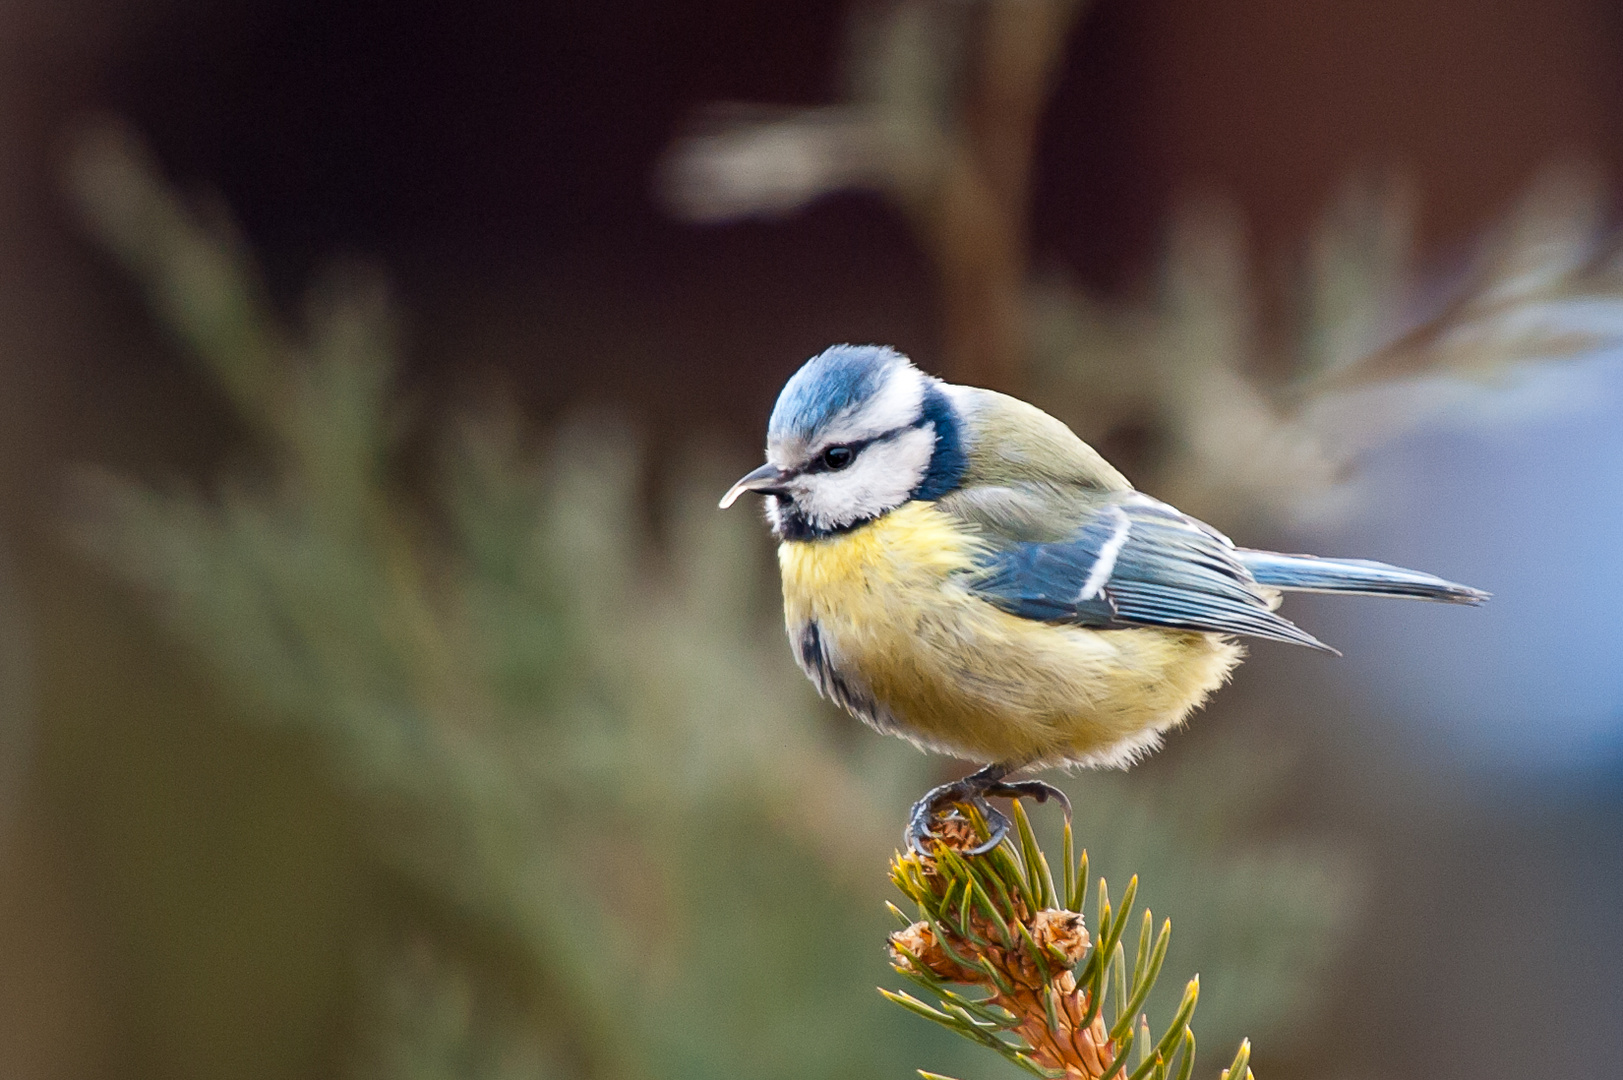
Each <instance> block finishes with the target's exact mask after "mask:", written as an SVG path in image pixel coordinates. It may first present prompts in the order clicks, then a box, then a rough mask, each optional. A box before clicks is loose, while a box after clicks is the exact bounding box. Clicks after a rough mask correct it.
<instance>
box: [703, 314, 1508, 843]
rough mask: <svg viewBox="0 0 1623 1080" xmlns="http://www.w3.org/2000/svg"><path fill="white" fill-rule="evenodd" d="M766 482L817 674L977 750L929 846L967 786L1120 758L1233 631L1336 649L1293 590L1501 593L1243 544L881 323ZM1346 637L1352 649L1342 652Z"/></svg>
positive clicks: (812, 385)
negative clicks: (1306, 619)
mask: <svg viewBox="0 0 1623 1080" xmlns="http://www.w3.org/2000/svg"><path fill="white" fill-rule="evenodd" d="M746 493H754V494H756V495H759V496H762V497H763V500H764V504H765V513H766V518H767V521H768V522H769V523H770V525H771V528H772V532H773V534H774V535H775V537H776V539H777V541H778V566H779V571H780V574H781V577H782V586H783V606H784V624H785V628H786V630H787V632H788V635H789V640H790V643H791V645H792V647H793V651H794V654H795V658H796V660H797V661H798V662H799V665H800V667H801V668H802V670H804V672H805V673H806V675H807V677H808V678H810V680H811V681H812V683H813V684H815V686H816V687H817V690H818V692H819V693H821V694H822V695H823V696H824V697H826V698H828V699H830V700H831V701H833V702H834V703H835V704H836V705H838V706H840V707H841V708H843V709H844V710H845V711H846V712H848V713H850V714H852V715H853V716H855V717H856V718H858V719H859V720H862V721H863V722H864V723H866V724H868V725H869V726H870V727H872V728H874V729H875V730H877V731H879V732H882V733H886V734H892V735H898V736H900V737H902V738H904V739H907V740H909V741H911V742H913V743H914V744H915V745H917V746H919V747H920V748H921V749H924V750H928V751H935V752H939V753H944V754H948V755H951V756H954V757H957V758H960V759H965V760H967V761H970V762H974V763H977V764H979V765H980V766H981V767H980V768H979V769H977V770H976V771H974V772H973V773H971V774H970V775H968V776H965V777H963V778H962V779H959V780H955V781H952V782H950V783H946V784H942V785H940V786H938V787H936V788H933V789H932V790H931V791H929V792H928V793H926V794H925V796H924V797H923V798H921V799H920V800H918V802H917V803H915V804H914V806H913V808H912V810H911V811H910V813H909V816H908V826H907V831H906V835H905V841H906V843H907V845H908V847H909V848H911V849H914V850H923V845H924V844H925V843H926V841H928V840H929V839H930V838H932V837H933V836H935V835H936V833H935V830H934V825H935V823H936V821H937V820H938V819H939V818H941V817H942V816H944V815H949V814H953V813H956V812H957V810H956V807H958V806H960V805H962V806H966V807H973V808H974V809H975V810H977V811H979V812H980V813H981V814H982V815H983V816H984V818H985V820H986V821H987V822H988V823H989V826H990V828H989V833H990V835H989V837H988V839H987V840H986V841H985V842H984V843H983V844H982V845H981V846H980V848H979V850H982V851H988V850H991V848H993V847H995V846H996V844H997V843H998V842H1000V841H1001V840H1002V838H1003V836H1004V835H1006V834H1007V832H1008V828H1009V822H1008V818H1007V817H1006V816H1005V815H1003V814H1002V813H1001V812H999V811H997V810H996V809H995V808H993V807H992V806H991V804H990V803H988V802H987V799H988V798H992V797H1003V798H1017V797H1021V796H1027V797H1031V798H1033V799H1034V800H1036V801H1039V802H1041V801H1046V800H1047V799H1050V798H1052V799H1055V800H1057V801H1059V802H1061V803H1062V804H1063V805H1064V806H1065V809H1066V813H1067V814H1069V812H1070V806H1069V802H1068V800H1066V799H1065V796H1064V794H1063V792H1061V791H1060V790H1059V789H1058V788H1056V787H1054V786H1053V785H1052V784H1049V783H1047V782H1045V781H1042V780H1040V779H1012V778H1013V777H1014V776H1015V775H1016V774H1018V773H1021V772H1025V771H1038V770H1043V769H1050V768H1057V767H1096V768H1098V767H1105V768H1108V767H1118V768H1125V767H1127V766H1128V765H1131V764H1132V763H1134V762H1135V761H1137V760H1138V759H1139V758H1141V757H1143V756H1144V755H1146V754H1148V753H1150V752H1151V751H1153V750H1154V749H1156V748H1157V747H1158V746H1159V745H1160V743H1161V740H1162V737H1163V735H1164V733H1165V732H1167V731H1168V730H1169V729H1171V728H1174V727H1176V726H1178V725H1180V724H1182V723H1183V722H1184V721H1185V719H1186V718H1187V717H1188V716H1189V714H1190V713H1191V712H1192V711H1194V710H1195V709H1196V708H1198V707H1199V706H1200V705H1201V704H1202V703H1203V702H1204V701H1205V700H1206V698H1207V696H1208V695H1209V694H1210V693H1211V692H1212V691H1213V690H1215V689H1217V688H1218V687H1219V686H1221V685H1222V684H1223V683H1224V682H1225V681H1226V680H1227V679H1228V677H1229V675H1230V673H1231V672H1232V671H1233V669H1234V667H1235V666H1236V665H1237V664H1238V663H1239V662H1240V661H1241V659H1242V658H1243V656H1244V651H1243V649H1242V647H1241V645H1240V644H1239V643H1238V642H1237V641H1236V639H1237V638H1258V639H1262V640H1267V641H1278V642H1284V643H1287V644H1291V645H1299V646H1305V647H1307V648H1310V649H1317V650H1323V651H1326V652H1332V653H1334V652H1335V650H1334V649H1331V648H1330V647H1329V646H1327V645H1325V644H1324V643H1323V642H1321V641H1319V640H1318V639H1317V638H1315V637H1314V636H1313V635H1312V634H1309V633H1308V632H1307V631H1305V630H1302V629H1301V628H1300V627H1298V626H1296V625H1295V624H1294V623H1292V622H1291V621H1289V620H1288V619H1286V618H1284V617H1283V616H1281V615H1280V614H1278V612H1277V610H1276V609H1277V608H1278V607H1279V603H1280V600H1281V598H1282V594H1283V593H1288V592H1320V593H1351V594H1362V595H1369V596H1393V597H1408V598H1413V599H1420V600H1433V601H1443V602H1447V603H1457V604H1480V603H1482V602H1483V601H1485V600H1487V599H1488V595H1489V594H1487V593H1485V592H1483V591H1481V590H1478V589H1474V588H1470V587H1468V586H1465V585H1458V584H1455V583H1453V582H1450V581H1445V580H1444V579H1442V578H1440V577H1435V576H1433V575H1431V574H1426V573H1421V572H1419V571H1415V570H1406V569H1403V568H1401V567H1397V566H1390V565H1387V564H1385V563H1380V562H1370V561H1366V560H1362V559H1339V558H1318V557H1315V556H1310V555H1289V554H1282V553H1279V552H1272V551H1262V550H1254V549H1251V548H1243V547H1238V546H1236V545H1235V544H1234V542H1233V541H1232V540H1230V539H1229V538H1228V537H1227V536H1225V535H1224V534H1223V533H1221V532H1219V531H1218V530H1217V529H1215V528H1213V527H1212V526H1210V525H1207V524H1206V523H1204V522H1202V521H1199V520H1196V519H1195V518H1193V517H1191V516H1189V515H1187V514H1184V513H1182V512H1181V511H1179V510H1177V509H1175V508H1174V507H1172V506H1170V505H1168V504H1167V503H1164V502H1161V501H1160V500H1158V499H1155V498H1153V497H1151V496H1149V495H1147V494H1145V493H1143V492H1141V491H1139V490H1137V489H1136V488H1134V487H1133V485H1132V484H1131V483H1129V482H1128V480H1127V478H1126V477H1125V476H1124V475H1123V474H1122V473H1121V472H1119V471H1118V470H1117V469H1116V468H1115V467H1113V466H1112V465H1111V464H1110V463H1109V462H1107V461H1106V460H1105V459H1104V457H1103V456H1101V455H1100V454H1099V453H1098V452H1097V451H1096V450H1094V449H1093V448H1092V447H1091V446H1089V445H1088V444H1087V443H1085V442H1083V441H1082V440H1081V439H1080V438H1078V437H1077V436H1076V434H1074V433H1073V432H1072V431H1071V430H1070V428H1068V427H1067V426H1066V425H1065V424H1064V423H1062V422H1061V421H1059V420H1057V419H1055V418H1054V417H1052V416H1050V415H1049V414H1047V413H1045V412H1043V411H1042V410H1041V409H1039V408H1037V407H1036V406H1034V405H1030V404H1028V403H1026V402H1024V401H1021V400H1019V399H1018V398H1015V397H1011V396H1008V395H1005V394H1001V393H998V392H996V391H992V390H984V389H980V388H977V387H971V386H960V385H955V384H952V383H948V382H945V381H943V380H941V379H939V378H936V377H934V376H931V375H928V374H926V373H925V372H923V371H921V370H920V369H919V368H918V367H916V366H915V365H914V364H913V363H912V361H911V360H909V359H908V357H906V356H905V355H903V354H902V353H900V352H898V351H897V350H895V349H893V348H890V347H888V346H883V345H835V346H832V347H830V348H827V349H825V350H824V351H822V352H821V353H818V354H817V355H816V356H813V357H812V358H811V359H809V360H807V361H806V362H805V363H804V364H803V365H802V366H801V367H800V369H799V370H798V371H796V372H795V373H794V374H793V375H792V376H791V377H790V378H789V380H788V382H787V383H785V385H784V387H783V389H782V391H781V393H780V394H779V396H778V399H777V402H776V404H775V405H774V406H773V409H772V412H771V415H770V417H769V419H768V421H767V438H766V463H765V464H763V465H761V466H760V467H759V468H757V469H755V470H754V471H752V472H750V473H748V474H747V475H745V476H744V477H742V478H741V479H740V480H739V481H738V482H737V483H735V484H734V485H733V486H732V487H731V488H730V489H729V490H728V491H727V493H726V495H725V496H723V497H722V499H721V504H720V505H721V508H722V509H726V508H728V507H729V506H731V505H733V503H734V502H736V501H737V500H738V499H739V498H740V497H741V496H743V495H744V494H746ZM1338 655H1339V654H1338Z"/></svg>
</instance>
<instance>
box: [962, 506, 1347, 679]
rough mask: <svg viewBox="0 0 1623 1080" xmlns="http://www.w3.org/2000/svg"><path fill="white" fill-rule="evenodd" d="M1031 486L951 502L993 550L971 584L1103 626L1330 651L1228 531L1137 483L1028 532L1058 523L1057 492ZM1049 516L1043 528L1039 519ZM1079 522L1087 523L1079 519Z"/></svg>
mask: <svg viewBox="0 0 1623 1080" xmlns="http://www.w3.org/2000/svg"><path fill="white" fill-rule="evenodd" d="M1056 500H1057V501H1058V502H1060V503H1061V504H1063V503H1067V502H1069V503H1073V504H1074V502H1075V496H1072V497H1069V498H1062V497H1060V496H1058V495H1056V496H1055V497H1054V498H1052V499H1048V498H1043V497H1042V495H1041V493H1033V492H1031V491H1029V490H1016V489H1006V491H1005V493H1004V494H1002V495H994V494H993V492H991V491H990V490H987V491H982V492H979V493H973V492H971V493H966V494H965V497H962V498H960V499H958V501H957V502H956V503H955V504H951V505H948V506H946V507H945V508H946V509H948V510H949V511H951V512H954V513H956V514H957V515H958V516H960V517H962V518H963V519H964V520H965V521H966V522H968V523H972V524H973V525H974V526H975V527H976V528H977V530H978V531H979V532H980V534H981V535H982V536H983V537H984V538H986V540H987V543H988V551H987V554H986V555H985V556H984V558H983V560H982V566H981V568H980V570H979V572H978V573H977V574H976V575H975V576H974V577H973V578H972V579H971V587H972V589H973V590H974V591H975V592H976V593H977V594H979V595H980V596H982V597H984V598H985V599H986V600H988V601H989V602H991V603H992V604H995V605H996V606H997V607H1000V608H1002V609H1003V610H1004V611H1007V612H1009V613H1011V614H1014V615H1019V616H1021V617H1022V618H1027V619H1037V620H1041V621H1044V622H1054V623H1071V624H1074V625H1079V626H1088V627H1095V628H1098V629H1121V628H1126V627H1132V626H1163V627H1171V628H1176V629H1181V630H1203V631H1211V632H1216V633H1224V634H1245V635H1248V636H1251V637H1261V638H1271V639H1273V640H1275V641H1285V642H1290V643H1292V644H1296V645H1306V646H1309V647H1310V648H1315V649H1325V650H1326V651H1334V650H1330V649H1329V648H1328V646H1326V645H1324V644H1322V643H1321V642H1319V641H1318V640H1317V639H1316V638H1314V637H1313V636H1312V635H1310V634H1308V633H1306V632H1305V631H1303V630H1301V629H1299V628H1298V627H1296V626H1295V625H1294V624H1293V623H1291V622H1290V621H1288V620H1286V619H1282V618H1280V617H1279V616H1278V615H1276V614H1274V612H1273V611H1272V610H1271V609H1270V605H1269V594H1268V592H1267V591H1266V590H1264V589H1263V588H1261V587H1260V586H1258V585H1257V583H1256V581H1255V580H1254V579H1253V578H1252V576H1251V573H1250V572H1249V571H1248V570H1247V569H1246V568H1245V567H1244V566H1243V565H1242V564H1241V562H1240V560H1239V559H1238V557H1237V556H1236V553H1235V549H1234V545H1233V544H1232V543H1231V542H1230V541H1229V539H1228V538H1227V537H1226V536H1224V535H1223V534H1222V533H1219V532H1217V531H1216V530H1215V529H1212V528H1211V527H1209V526H1207V525H1204V524H1202V523H1201V522H1199V521H1196V520H1195V519H1194V518H1191V517H1189V516H1187V515H1185V514H1182V513H1180V512H1179V511H1177V510H1175V509H1173V508H1172V507H1170V506H1168V505H1166V504H1165V503H1162V502H1158V501H1156V500H1155V499H1152V498H1150V497H1149V496H1147V495H1142V494H1139V493H1137V492H1111V493H1109V494H1107V495H1103V496H1099V495H1095V496H1094V497H1093V498H1092V500H1091V501H1089V503H1088V505H1087V507H1086V509H1085V510H1083V511H1082V512H1081V514H1080V515H1079V516H1072V517H1070V519H1069V520H1070V530H1069V535H1068V536H1067V537H1066V538H1065V539H1063V540H1044V539H1031V538H1028V537H1029V536H1030V534H1031V533H1032V532H1034V531H1051V530H1052V529H1053V515H1052V513H1050V514H1047V515H1044V514H1042V513H1040V512H1039V510H1038V509H1036V508H1037V507H1039V506H1046V507H1047V508H1049V509H1050V510H1052V509H1054V503H1055V501H1056ZM1039 521H1040V522H1042V523H1043V524H1042V526H1041V530H1037V529H1033V528H1032V527H1031V526H1032V523H1033V522H1039ZM1078 522H1080V524H1078Z"/></svg>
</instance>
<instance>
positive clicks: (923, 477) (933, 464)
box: [721, 345, 964, 540]
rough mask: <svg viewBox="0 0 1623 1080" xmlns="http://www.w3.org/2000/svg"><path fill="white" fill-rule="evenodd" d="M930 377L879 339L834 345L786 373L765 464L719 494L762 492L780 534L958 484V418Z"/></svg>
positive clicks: (827, 525)
mask: <svg viewBox="0 0 1623 1080" xmlns="http://www.w3.org/2000/svg"><path fill="white" fill-rule="evenodd" d="M943 385H944V384H942V383H941V381H940V380H938V379H934V378H931V377H930V376H928V375H925V374H924V373H923V372H921V371H919V370H918V369H917V368H915V367H914V366H913V365H912V363H911V362H909V361H908V359H907V357H905V356H903V355H902V354H901V353H899V352H897V351H896V350H895V349H891V348H886V347H884V346H881V345H835V346H833V347H832V348H829V349H825V350H824V351H823V352H821V353H819V354H817V355H816V356H814V357H812V358H811V359H810V360H808V361H806V363H805V364H804V365H802V366H801V368H800V370H799V371H797V372H795V373H794V375H793V376H791V377H790V379H789V381H788V383H786V384H785V385H784V388H783V392H782V393H780V394H779V395H778V403H777V405H776V406H774V407H773V409H772V418H771V420H770V421H769V422H768V424H767V439H766V464H765V465H762V466H761V467H760V468H758V469H756V470H755V471H754V472H752V473H750V474H749V475H747V476H745V477H744V478H743V479H741V480H739V481H738V483H736V484H734V485H733V486H732V489H731V490H729V491H728V492H727V494H726V495H725V496H724V497H723V498H722V500H721V505H722V508H723V509H725V508H726V507H728V506H731V505H732V504H733V502H734V501H735V500H736V499H737V498H738V497H739V496H740V495H742V494H743V493H744V492H746V491H753V492H756V493H758V494H761V495H765V496H768V501H767V515H768V517H769V518H770V519H771V521H772V525H773V529H774V530H775V531H776V532H777V533H778V535H779V536H780V537H783V538H786V539H792V540H793V539H809V538H813V537H818V536H827V535H830V534H833V533H838V532H844V531H845V530H848V529H852V528H855V527H856V526H858V525H861V524H863V523H865V522H868V521H872V520H874V519H875V518H878V517H882V516H883V515H885V514H887V513H889V512H890V511H892V510H894V509H896V508H897V507H898V506H901V505H902V504H903V503H905V502H908V501H910V500H913V499H934V498H939V497H940V496H942V495H945V494H946V493H947V492H949V491H952V490H953V489H954V488H956V487H957V486H958V482H959V480H960V478H961V476H962V474H963V471H964V451H963V439H962V424H961V420H960V417H959V415H958V413H957V411H956V410H955V409H954V408H953V406H952V402H951V400H950V398H949V396H948V394H947V393H946V392H945V391H944V390H943V389H942V387H943Z"/></svg>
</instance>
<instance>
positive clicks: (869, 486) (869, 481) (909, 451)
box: [794, 424, 935, 529]
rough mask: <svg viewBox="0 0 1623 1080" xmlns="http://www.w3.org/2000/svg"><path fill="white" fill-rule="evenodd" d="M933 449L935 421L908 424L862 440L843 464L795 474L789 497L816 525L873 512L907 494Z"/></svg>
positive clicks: (843, 522) (830, 525)
mask: <svg viewBox="0 0 1623 1080" xmlns="http://www.w3.org/2000/svg"><path fill="white" fill-rule="evenodd" d="M934 454H935V425H934V424H925V425H924V426H923V427H916V428H908V429H907V430H906V431H903V432H901V433H900V434H898V435H896V436H895V437H894V438H890V439H886V440H884V441H882V442H876V443H873V444H872V445H870V446H868V447H867V448H866V449H864V450H863V451H862V452H860V453H859V454H857V458H856V460H855V461H853V462H852V463H851V465H850V467H849V468H846V469H843V470H841V471H839V472H820V473H807V474H805V475H804V476H801V477H800V478H799V479H798V480H797V481H796V490H795V493H794V494H795V503H796V504H797V505H798V506H799V507H800V510H801V512H802V513H803V514H805V516H806V520H807V521H809V522H811V524H812V525H814V526H816V527H817V528H822V529H839V528H843V527H845V526H847V525H850V524H852V523H853V522H857V521H863V520H865V519H867V518H873V517H878V516H879V515H880V514H883V513H886V512H887V511H890V510H894V509H896V508H897V507H898V506H900V505H902V504H903V503H904V502H906V501H907V500H908V497H909V496H910V495H912V494H913V490H914V489H915V488H917V487H918V486H919V483H920V482H921V481H922V480H923V479H924V474H925V472H926V471H928V469H929V468H930V458H931V457H932V456H933V455H934Z"/></svg>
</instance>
